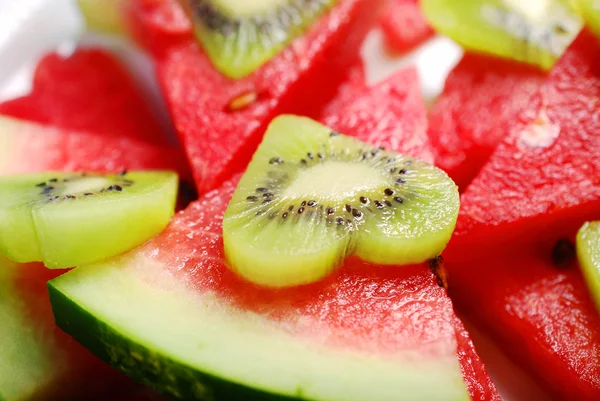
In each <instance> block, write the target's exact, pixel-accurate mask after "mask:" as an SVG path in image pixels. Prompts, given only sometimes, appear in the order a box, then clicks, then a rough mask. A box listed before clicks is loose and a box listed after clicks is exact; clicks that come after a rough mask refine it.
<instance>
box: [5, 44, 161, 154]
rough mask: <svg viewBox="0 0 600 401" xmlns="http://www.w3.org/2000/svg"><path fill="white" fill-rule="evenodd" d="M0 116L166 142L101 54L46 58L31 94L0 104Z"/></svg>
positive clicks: (123, 74) (132, 88)
mask: <svg viewBox="0 0 600 401" xmlns="http://www.w3.org/2000/svg"><path fill="white" fill-rule="evenodd" d="M0 114H6V115H10V116H13V117H17V118H21V119H26V120H32V121H36V122H39V123H44V124H51V125H56V126H57V127H60V128H66V129H69V130H85V131H89V132H90V133H94V134H100V135H102V136H109V137H116V138H120V137H128V138H135V139H138V140H144V141H148V142H153V143H158V144H165V143H167V142H168V140H167V137H166V136H165V133H164V132H163V130H162V129H161V127H160V125H159V123H158V120H157V118H156V117H155V115H154V114H153V112H152V110H151V109H150V107H149V105H148V102H147V101H146V99H144V95H143V94H142V92H141V91H140V90H139V88H138V86H137V85H136V83H135V82H134V79H133V77H132V76H131V75H130V74H129V73H128V72H127V71H126V69H125V67H124V66H123V65H121V63H120V62H119V61H118V60H117V59H116V58H115V57H114V56H113V55H111V54H110V53H108V52H107V51H105V50H100V49H78V50H77V51H75V52H74V53H73V54H72V55H70V56H68V57H63V56H61V55H59V54H56V53H51V54H48V55H46V56H45V57H44V58H42V60H41V61H40V62H39V64H38V66H37V68H36V71H35V75H34V78H33V89H32V91H31V93H30V94H29V95H27V96H24V97H21V98H18V99H14V100H10V101H7V102H4V103H2V104H0Z"/></svg>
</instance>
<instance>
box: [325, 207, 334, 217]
mask: <svg viewBox="0 0 600 401" xmlns="http://www.w3.org/2000/svg"><path fill="white" fill-rule="evenodd" d="M334 213H335V210H334V209H333V208H332V207H328V208H327V215H329V216H331V215H332V214H334Z"/></svg>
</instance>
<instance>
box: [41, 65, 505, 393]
mask: <svg viewBox="0 0 600 401" xmlns="http://www.w3.org/2000/svg"><path fill="white" fill-rule="evenodd" d="M413 78H415V75H414V70H412V69H409V70H405V71H401V72H399V73H397V74H396V75H395V76H393V77H391V78H390V79H389V80H387V81H385V82H384V83H382V84H380V85H378V86H375V87H373V88H371V89H365V86H364V84H362V83H360V82H359V83H357V84H356V89H354V90H352V89H350V88H349V87H346V90H344V91H343V92H342V93H341V94H340V98H339V99H336V100H335V101H334V102H332V103H331V104H330V105H329V106H328V108H327V112H326V113H325V114H326V116H324V117H323V118H324V120H327V121H337V122H338V123H340V126H341V122H344V121H348V120H350V119H351V118H350V117H352V116H354V115H359V116H363V113H361V111H363V110H373V109H374V108H375V107H377V106H379V105H381V104H386V105H388V104H389V105H394V107H391V108H390V109H388V111H387V112H386V113H384V115H385V116H386V121H388V119H389V122H388V124H384V125H382V126H381V128H382V130H383V131H384V132H385V134H384V135H383V136H382V137H381V138H378V137H377V136H376V135H373V134H371V135H368V138H370V139H372V140H373V141H375V142H377V143H379V144H381V145H383V146H387V147H390V148H395V149H398V150H401V149H403V146H407V145H406V144H408V146H407V147H406V149H412V151H413V152H415V153H413V155H414V156H418V155H417V154H416V152H417V150H416V149H417V148H419V149H421V150H422V151H423V153H424V155H425V157H430V155H431V150H430V149H428V148H427V146H426V144H427V140H426V139H427V136H426V130H425V128H426V120H425V119H424V118H422V117H423V116H424V115H425V113H424V106H423V104H422V101H420V98H419V97H418V96H416V93H418V86H417V85H416V82H417V81H416V80H415V79H413ZM352 85H354V84H350V86H352ZM397 94H402V96H398V97H397V98H394V99H389V97H390V95H397ZM359 95H360V97H361V98H360V99H359ZM392 97H393V96H392ZM352 99H355V100H354V101H352ZM403 102H404V103H405V104H402V103H403ZM404 114H406V116H407V119H406V124H407V126H410V127H412V128H414V129H415V130H416V132H417V133H421V136H422V137H423V138H425V140H424V141H421V142H418V143H419V144H420V145H419V146H418V147H415V146H412V145H411V142H409V141H406V142H405V141H403V139H404V138H410V136H411V135H412V133H411V132H410V131H408V130H403V129H398V127H404V126H403V125H402V123H393V122H392V121H402V120H403V117H404ZM364 115H366V113H364ZM344 116H346V117H348V118H344ZM374 121H376V120H375V119H373V118H367V117H360V118H359V120H358V122H357V123H356V124H350V125H347V126H346V127H345V128H346V129H347V130H348V131H346V133H347V134H349V135H354V136H357V137H359V138H363V137H364V136H365V135H367V132H369V129H367V128H364V127H363V125H362V124H366V125H367V126H368V127H370V128H372V129H375V130H376V129H378V128H379V127H376V126H373V127H372V126H371V124H373V122H374ZM417 135H418V134H417ZM236 180H237V178H236V179H234V180H233V181H230V182H227V183H225V184H224V185H223V186H222V187H221V188H220V189H218V190H215V191H212V192H210V193H208V194H207V195H205V196H204V197H202V198H201V199H200V200H199V201H197V202H195V203H193V204H192V205H190V207H188V209H186V210H185V211H184V212H181V213H180V214H179V215H178V216H177V217H176V218H175V219H174V220H173V222H172V224H171V225H170V226H169V227H168V228H167V230H166V231H165V232H164V233H163V234H161V235H160V236H159V237H157V238H155V239H153V240H152V241H151V242H150V243H148V244H147V245H145V246H143V247H141V248H138V249H136V250H134V251H132V253H130V254H129V255H126V256H125V257H124V258H122V259H113V260H111V261H108V262H107V263H102V264H98V265H95V266H86V267H82V268H77V269H75V270H74V271H73V272H71V273H68V274H66V275H64V276H63V277H61V278H59V279H57V280H55V281H53V282H52V283H51V284H50V290H51V296H52V302H53V308H54V311H55V316H56V318H57V321H58V323H59V325H61V327H62V328H63V329H65V330H66V331H67V332H68V333H69V334H71V335H73V336H74V337H75V338H76V339H77V340H78V341H80V342H81V343H82V344H84V345H85V346H86V347H88V348H89V349H90V350H92V351H93V352H95V353H96V354H97V355H99V356H100V357H102V358H103V359H105V360H107V361H109V362H110V363H112V364H113V365H114V366H115V367H117V368H118V369H121V370H122V371H125V372H126V373H127V374H129V375H131V376H132V377H134V378H136V379H137V380H140V381H142V382H145V383H147V384H149V385H151V386H153V387H155V388H157V389H159V390H161V391H163V392H164V393H166V394H170V395H179V396H180V397H188V398H190V399H197V398H201V397H202V396H212V397H216V398H218V397H222V398H223V399H246V398H247V397H250V396H264V395H265V393H270V395H271V396H273V394H277V395H282V396H287V397H289V398H290V399H311V400H312V399H314V400H317V399H326V398H331V399H340V400H341V399H344V400H346V399H347V400H355V399H378V400H387V399H389V400H392V399H394V400H398V399H407V400H411V401H412V400H418V399H423V400H428V401H429V400H433V399H446V398H447V397H452V394H454V398H453V399H473V400H500V397H499V396H498V393H497V391H496V389H495V387H494V385H493V383H492V382H491V380H490V378H489V376H488V374H487V372H486V371H485V368H484V366H483V364H482V362H481V361H480V359H479V357H478V356H477V354H476V352H475V349H474V347H473V344H472V342H471V340H470V339H469V335H468V333H467V332H466V330H465V329H464V326H463V325H462V323H461V322H460V320H459V319H458V318H457V317H456V315H455V314H454V312H453V309H452V304H451V302H450V299H449V298H448V297H447V295H446V291H445V290H444V289H443V288H441V287H440V286H439V283H438V279H437V277H436V276H435V275H434V274H433V273H432V272H431V271H430V270H429V268H428V267H427V266H424V265H418V266H406V267H404V268H403V269H397V268H389V267H378V266H368V265H366V264H364V263H363V262H360V261H358V260H356V259H354V260H350V261H348V262H347V264H346V266H345V267H344V268H342V269H341V270H340V272H339V273H337V274H335V275H334V276H333V277H330V278H328V279H326V280H324V281H322V282H319V283H315V284H313V285H310V286H305V287H299V288H292V289H286V290H279V291H273V290H267V289H261V288H258V287H255V286H253V285H251V284H248V283H245V282H242V281H241V280H240V279H239V278H238V277H237V276H235V275H234V274H233V273H232V272H231V271H229V270H228V269H227V268H226V267H225V266H224V264H223V244H222V236H221V230H222V229H221V221H222V216H223V213H224V211H225V208H226V206H227V201H228V199H229V198H230V197H231V195H232V193H233V190H234V187H235V183H236ZM107 280H108V281H110V282H111V284H110V286H107V285H108V281H107ZM108 300H110V302H107V301H108ZM182 301H183V303H186V304H187V305H188V306H186V307H183V304H181V305H180V302H182ZM197 302H200V303H198V304H196V303H197ZM194 305H196V306H194ZM200 305H204V306H200ZM149 307H150V309H149ZM182 307H183V309H182ZM139 308H142V309H143V310H145V312H144V313H141V309H139ZM213 308H214V309H213ZM148 310H152V312H151V313H148ZM138 312H140V313H138ZM205 312H206V313H208V314H207V315H206V316H199V315H198V316H196V315H197V314H198V313H200V314H204V313H205ZM230 313H231V315H230ZM207 319H208V320H207ZM209 320H210V324H207V322H208V321H209ZM230 324H233V326H231V327H236V328H235V329H234V331H230V328H229V325H230ZM208 328H210V329H209V330H206V329H208ZM222 330H224V331H222ZM265 330H266V331H265ZM211 333H212V334H211ZM175 338H176V339H177V340H176V341H175V342H173V341H172V340H173V339H175ZM238 340H239V341H238ZM215 341H216V342H215ZM219 343H220V345H219ZM175 344H177V346H176V347H173V345H175ZM199 344H200V346H199ZM249 345H251V346H249ZM215 347H216V348H215ZM279 347H282V348H281V349H280V348H279ZM216 349H219V350H220V351H219V352H218V353H217V354H213V350H216ZM211 354H213V355H214V356H215V359H213V358H212V357H210V355H211ZM350 355H352V356H351V357H350V359H345V358H346V357H348V356H350ZM408 355H412V356H410V357H409V358H408V359H405V357H406V356H408ZM132 356H133V357H132ZM206 358H208V359H206ZM365 358H366V359H365ZM209 359H210V361H209ZM367 361H371V362H367ZM400 361H402V362H400ZM434 361H435V362H434ZM338 362H343V363H341V364H339V363H338ZM430 362H431V363H430ZM356 363H358V364H357V365H355V364H356ZM370 363H373V364H374V365H373V366H371V365H370ZM379 363H383V364H387V365H388V366H389V369H381V370H379V368H375V370H372V369H371V368H372V367H374V366H375V365H378V364H379ZM209 365H212V367H211V366H209ZM358 366H360V368H359V367H358ZM381 366H382V367H383V365H381ZM408 366H410V368H408ZM425 366H427V368H425V371H427V374H426V376H427V377H424V376H423V375H422V374H421V373H423V372H424V371H423V370H421V369H422V368H423V367H425ZM355 367H356V369H359V371H360V372H362V373H361V374H360V375H358V376H355V375H354V374H352V373H351V372H352V370H353V369H355ZM367 367H369V368H368V369H366V368H367ZM163 369H168V371H169V372H172V373H173V374H174V375H176V377H178V379H177V380H176V381H172V380H171V379H170V377H173V376H170V375H168V374H163ZM207 372H208V373H209V374H208V375H206V373H207ZM367 372H370V373H367ZM375 372H377V374H374V373H375ZM417 372H421V373H417ZM435 372H438V373H435ZM365 374H366V375H365ZM157 378H159V379H158V380H157ZM388 380H389V381H388ZM429 380H431V383H428V381H429ZM197 383H201V386H198V385H197ZM378 383H379V384H378ZM363 386H364V387H363ZM367 389H368V390H367ZM364 391H368V395H367V394H366V393H364ZM440 394H442V395H440Z"/></svg>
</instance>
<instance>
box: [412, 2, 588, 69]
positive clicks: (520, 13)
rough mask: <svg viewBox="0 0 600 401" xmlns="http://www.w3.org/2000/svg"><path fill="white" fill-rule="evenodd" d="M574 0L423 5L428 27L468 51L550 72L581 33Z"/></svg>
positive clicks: (431, 3) (433, 3)
mask: <svg viewBox="0 0 600 401" xmlns="http://www.w3.org/2000/svg"><path fill="white" fill-rule="evenodd" d="M576 1H577V0H421V7H422V9H423V11H424V14H425V16H426V18H427V19H428V20H429V23H430V24H431V25H432V26H433V27H434V28H435V29H436V30H437V31H438V32H440V33H442V34H444V35H448V36H449V37H451V38H452V39H454V40H455V41H456V42H458V43H459V44H461V45H463V46H464V47H466V48H467V49H471V50H475V51H481V52H485V53H490V54H494V55H496V56H500V57H505V58H511V59H515V60H518V61H522V62H526V63H529V64H533V65H537V66H539V67H541V68H543V69H550V68H551V67H552V66H553V65H554V63H555V62H556V60H557V59H558V58H559V57H560V56H561V55H562V54H563V52H564V51H565V50H566V48H567V47H568V46H569V44H570V43H571V42H572V41H573V40H574V39H575V37H576V36H577V34H578V32H579V31H580V30H581V27H582V21H581V18H580V17H579V15H578V13H577V7H576Z"/></svg>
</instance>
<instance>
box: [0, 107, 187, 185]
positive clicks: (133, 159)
mask: <svg viewBox="0 0 600 401" xmlns="http://www.w3.org/2000/svg"><path fill="white" fill-rule="evenodd" d="M0 145H1V146H0V149H1V150H2V157H0V176H2V175H10V174H18V173H33V172H41V171H47V170H56V171H97V172H113V173H114V172H120V171H123V170H134V169H135V170H140V169H142V170H143V169H165V170H175V171H178V172H179V173H180V174H181V175H182V177H183V178H185V177H186V174H187V165H185V161H183V160H181V158H180V157H179V151H178V150H177V149H170V148H168V147H167V148H164V147H163V148H159V147H157V146H153V145H149V144H146V143H144V142H139V141H136V140H133V139H129V138H126V137H123V138H103V137H100V136H98V135H92V134H89V133H87V132H76V131H69V130H65V129H60V128H56V127H51V126H43V125H39V124H36V123H32V122H28V121H23V120H18V119H15V118H11V117H6V116H2V115H0Z"/></svg>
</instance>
